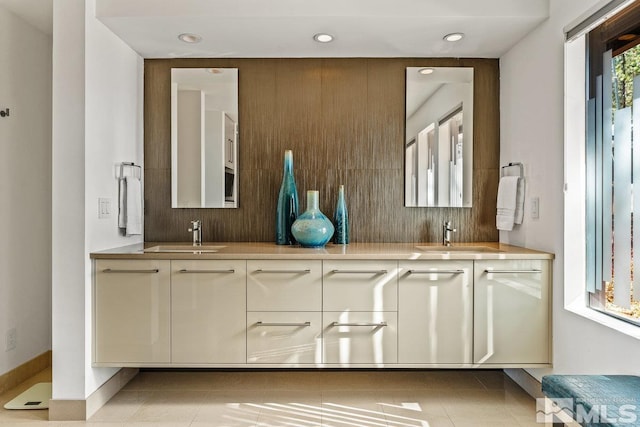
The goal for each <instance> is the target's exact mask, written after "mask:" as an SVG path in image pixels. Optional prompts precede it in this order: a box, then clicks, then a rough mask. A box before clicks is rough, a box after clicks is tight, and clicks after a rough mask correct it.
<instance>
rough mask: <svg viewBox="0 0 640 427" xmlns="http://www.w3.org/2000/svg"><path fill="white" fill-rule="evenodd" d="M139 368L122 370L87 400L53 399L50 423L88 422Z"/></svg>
mask: <svg viewBox="0 0 640 427" xmlns="http://www.w3.org/2000/svg"><path fill="white" fill-rule="evenodd" d="M138 371H139V369H137V368H122V369H120V370H119V371H118V372H116V373H115V374H114V375H113V376H112V377H111V378H109V379H108V380H107V381H106V382H105V383H104V384H102V385H101V386H100V388H98V389H97V390H96V391H94V392H93V393H91V396H89V397H88V398H87V399H86V400H62V399H51V400H50V401H49V421H86V420H88V419H89V418H91V416H92V415H93V414H95V413H96V412H97V411H98V409H100V408H102V406H104V404H105V403H107V402H108V401H109V399H111V398H112V397H113V396H115V394H116V393H117V392H119V391H120V390H121V389H122V388H123V387H124V386H125V385H127V383H128V382H129V381H131V380H132V379H133V377H135V376H136V375H137V374H138Z"/></svg>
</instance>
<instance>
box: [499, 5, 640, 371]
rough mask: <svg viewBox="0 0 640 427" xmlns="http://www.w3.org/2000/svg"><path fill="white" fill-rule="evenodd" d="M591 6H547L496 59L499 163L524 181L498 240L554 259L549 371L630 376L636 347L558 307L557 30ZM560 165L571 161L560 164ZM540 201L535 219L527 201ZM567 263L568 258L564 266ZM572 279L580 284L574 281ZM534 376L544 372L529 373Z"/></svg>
mask: <svg viewBox="0 0 640 427" xmlns="http://www.w3.org/2000/svg"><path fill="white" fill-rule="evenodd" d="M598 3H602V4H604V3H606V2H598V1H596V0H551V1H550V18H549V19H548V20H547V21H546V22H544V23H543V24H542V25H541V26H540V27H538V28H537V29H536V30H534V31H533V32H532V33H530V34H529V35H528V36H527V37H525V38H524V39H523V40H522V41H520V42H519V43H518V44H517V45H516V46H514V48H512V49H511V50H510V51H509V52H507V53H506V54H505V55H504V56H503V57H502V58H500V77H501V78H500V92H501V95H500V109H501V113H500V122H501V125H500V126H501V127H500V134H501V137H500V145H501V148H500V151H501V153H500V163H501V164H506V163H508V162H518V161H519V162H523V163H524V165H525V176H526V178H527V198H526V201H525V205H526V206H525V212H526V213H525V221H524V223H523V224H522V226H520V227H518V228H517V229H516V230H514V231H512V232H504V231H501V232H500V241H502V242H506V243H512V244H516V245H519V246H526V247H530V248H534V249H540V250H546V251H550V252H554V253H555V254H556V260H555V262H554V266H553V267H554V275H553V286H554V288H553V325H554V326H553V348H554V359H553V363H554V367H553V369H552V370H551V371H553V372H554V373H602V374H604V373H635V374H637V372H638V362H637V361H638V360H640V341H639V340H637V339H635V338H632V337H629V336H627V335H623V334H621V333H618V332H615V331H613V330H612V329H609V328H607V327H604V326H602V325H600V324H598V323H595V322H594V321H592V320H588V319H586V318H584V317H580V316H578V315H576V314H574V313H572V312H569V311H566V310H565V309H564V286H565V285H566V286H571V285H577V286H583V285H584V284H583V283H566V284H565V283H564V280H563V273H564V271H563V263H564V262H565V257H572V256H575V254H573V253H567V254H565V253H564V244H563V241H564V240H563V237H564V229H563V213H564V206H563V203H564V202H563V185H564V175H563V174H564V164H563V163H564V158H563V132H564V126H563V116H564V112H563V109H564V86H563V85H564V63H563V55H564V53H563V52H564V50H563V46H564V37H563V32H562V29H563V27H564V26H566V25H567V24H569V23H571V22H572V21H573V20H574V19H576V18H578V17H579V16H580V15H582V14H583V13H584V12H586V11H587V10H588V9H590V8H591V7H593V6H594V5H596V4H598ZM567 161H572V159H568V160H567ZM535 196H537V197H539V198H540V219H538V220H533V219H531V216H530V213H529V202H530V199H531V198H532V197H535ZM568 261H569V262H571V259H569V260H568ZM574 280H575V281H579V280H580V278H578V277H576V278H575V279H574ZM530 372H531V373H532V374H533V375H534V376H536V377H538V378H540V377H541V376H542V375H543V374H545V373H547V372H549V370H531V371H530Z"/></svg>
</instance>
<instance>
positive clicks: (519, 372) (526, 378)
mask: <svg viewBox="0 0 640 427" xmlns="http://www.w3.org/2000/svg"><path fill="white" fill-rule="evenodd" d="M504 373H505V374H507V376H508V377H509V378H511V379H512V380H513V381H515V383H516V384H518V385H519V386H520V387H521V388H522V389H523V390H524V391H526V392H527V393H528V394H529V396H531V397H533V398H534V399H539V398H544V393H542V384H541V383H540V381H538V380H537V379H535V378H534V377H533V376H532V375H531V374H530V373H528V372H527V371H525V370H524V369H522V368H508V369H504Z"/></svg>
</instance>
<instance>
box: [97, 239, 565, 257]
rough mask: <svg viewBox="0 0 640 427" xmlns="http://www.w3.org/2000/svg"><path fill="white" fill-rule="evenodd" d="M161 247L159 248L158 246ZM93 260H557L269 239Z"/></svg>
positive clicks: (132, 250) (487, 249)
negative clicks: (317, 245) (305, 245)
mask: <svg viewBox="0 0 640 427" xmlns="http://www.w3.org/2000/svg"><path fill="white" fill-rule="evenodd" d="M158 248H159V249H160V251H158V250H157V249H158ZM91 258H92V259H345V260H346V259H352V260H366V259H380V260H446V259H457V260H462V259H466V260H483V259H491V260H495V259H553V258H554V255H553V254H552V253H548V252H541V251H535V250H531V249H526V248H521V247H518V246H512V245H505V244H501V243H497V242H474V243H456V244H453V245H452V246H450V247H446V246H443V245H440V244H437V243H351V244H348V245H333V244H328V245H327V246H326V247H324V248H321V249H310V248H302V247H300V246H279V245H276V244H274V243H268V242H205V243H203V244H202V246H201V247H195V246H193V245H191V244H190V243H177V242H166V243H158V242H155V243H153V242H148V243H144V244H136V245H130V246H123V247H119V248H114V249H107V250H102V251H97V252H92V253H91Z"/></svg>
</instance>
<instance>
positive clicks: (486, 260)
mask: <svg viewBox="0 0 640 427" xmlns="http://www.w3.org/2000/svg"><path fill="white" fill-rule="evenodd" d="M91 258H92V259H93V260H94V281H93V286H94V289H93V304H94V306H93V308H94V310H93V364H94V366H120V367H211V368H214V367H218V368H483V367H486V368H503V367H543V366H550V364H551V344H550V343H551V267H552V260H553V255H552V254H549V253H545V252H538V251H533V250H528V249H524V248H520V247H515V246H510V245H503V244H498V243H477V244H468V245H463V244H459V245H455V246H450V247H446V246H442V245H435V244H433V245H429V244H424V245H417V244H410V243H399V244H382V243H380V244H364V243H353V244H350V245H344V246H343V245H328V246H327V247H326V248H323V249H304V248H300V247H292V246H277V245H274V244H272V243H220V244H218V243H216V244H210V245H208V244H203V245H201V246H192V245H188V244H183V245H181V244H152V243H148V244H145V245H144V247H143V245H133V246H128V247H124V248H117V249H112V250H106V251H101V252H96V253H92V254H91Z"/></svg>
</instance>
